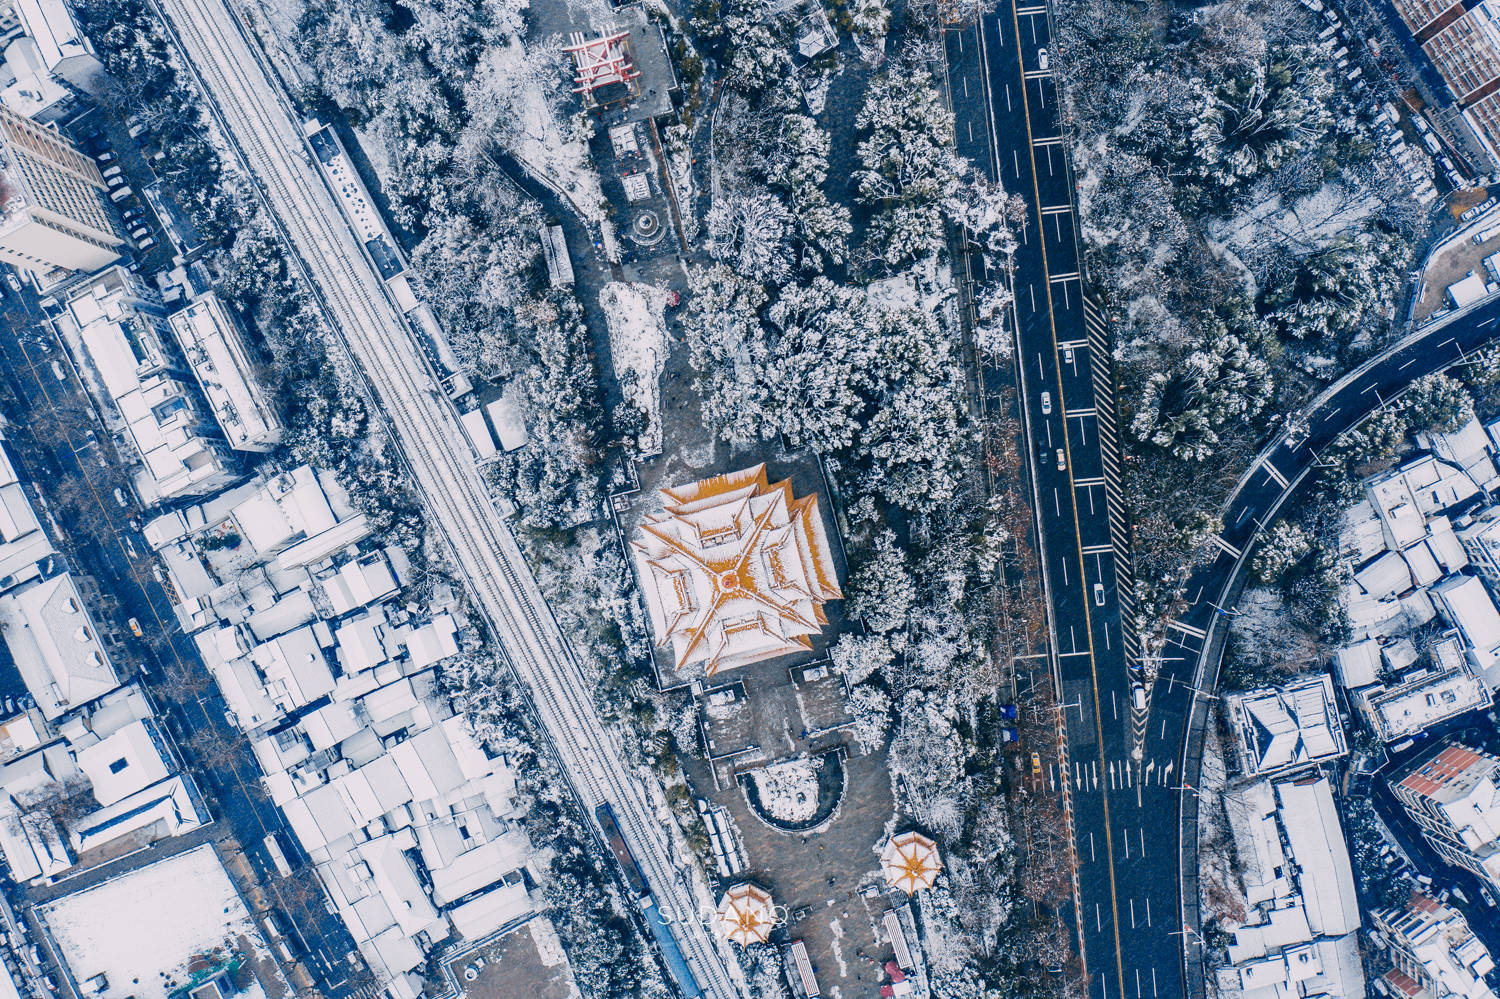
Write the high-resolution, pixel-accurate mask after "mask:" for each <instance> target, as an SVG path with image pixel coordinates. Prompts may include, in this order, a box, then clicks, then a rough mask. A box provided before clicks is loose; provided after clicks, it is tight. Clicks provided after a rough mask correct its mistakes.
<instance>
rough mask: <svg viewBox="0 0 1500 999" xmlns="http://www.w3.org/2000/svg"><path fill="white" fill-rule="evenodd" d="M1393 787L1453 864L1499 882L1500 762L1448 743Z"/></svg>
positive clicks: (1402, 773)
mask: <svg viewBox="0 0 1500 999" xmlns="http://www.w3.org/2000/svg"><path fill="white" fill-rule="evenodd" d="M1390 786H1391V792H1392V793H1393V794H1395V796H1396V799H1397V800H1398V801H1400V802H1401V804H1402V806H1403V807H1404V808H1405V809H1406V811H1407V814H1409V815H1410V816H1411V817H1412V819H1413V821H1415V822H1416V823H1417V824H1418V825H1419V826H1421V827H1422V834H1423V836H1424V837H1425V838H1426V839H1427V841H1428V842H1429V843H1430V844H1431V845H1432V848H1433V849H1434V850H1436V851H1437V852H1438V853H1439V854H1440V855H1441V856H1442V857H1443V858H1444V859H1445V860H1447V861H1448V863H1450V864H1453V865H1454V866H1455V867H1462V868H1464V869H1465V870H1468V871H1472V872H1473V873H1474V874H1475V875H1476V876H1478V877H1481V878H1485V879H1487V880H1489V881H1490V882H1491V883H1494V884H1500V844H1497V840H1500V758H1496V757H1494V756H1491V755H1490V754H1488V753H1485V752H1482V751H1480V750H1477V749H1470V748H1469V747H1468V746H1465V745H1463V744H1461V743H1458V742H1449V743H1447V744H1445V745H1443V746H1442V747H1441V748H1440V749H1439V750H1438V752H1437V753H1436V754H1435V755H1433V756H1431V757H1428V758H1426V759H1424V760H1420V761H1418V762H1416V763H1414V764H1412V765H1411V766H1409V767H1407V768H1406V769H1405V770H1404V771H1400V772H1397V773H1396V774H1393V775H1392V777H1391V778H1390Z"/></svg>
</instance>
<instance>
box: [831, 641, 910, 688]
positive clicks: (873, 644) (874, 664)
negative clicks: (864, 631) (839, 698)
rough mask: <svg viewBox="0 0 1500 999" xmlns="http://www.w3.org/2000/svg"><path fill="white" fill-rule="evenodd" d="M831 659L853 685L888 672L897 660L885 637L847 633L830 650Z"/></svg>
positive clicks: (889, 642)
mask: <svg viewBox="0 0 1500 999" xmlns="http://www.w3.org/2000/svg"><path fill="white" fill-rule="evenodd" d="M828 658H829V659H830V660H831V661H832V662H833V666H834V668H835V669H837V670H838V671H839V672H840V673H843V674H844V679H845V680H846V681H847V682H848V683H849V685H850V686H854V685H856V684H861V683H863V682H864V681H865V680H866V679H868V678H869V677H871V676H873V675H874V674H876V673H884V672H885V669H886V667H888V666H889V665H890V664H891V663H892V661H894V660H895V658H896V651H895V649H893V648H892V647H891V640H890V639H889V638H887V637H886V636H885V635H880V634H876V635H860V634H856V633H855V632H849V631H846V632H845V633H844V634H842V635H840V636H839V640H838V641H837V642H834V643H833V647H832V648H830V649H829V650H828Z"/></svg>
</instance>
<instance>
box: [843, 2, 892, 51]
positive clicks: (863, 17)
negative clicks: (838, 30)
mask: <svg viewBox="0 0 1500 999" xmlns="http://www.w3.org/2000/svg"><path fill="white" fill-rule="evenodd" d="M849 20H850V23H851V24H852V25H853V27H854V39H855V41H856V42H858V43H859V47H860V51H862V52H863V53H864V54H865V58H866V59H868V60H870V61H871V62H876V63H878V62H879V61H880V59H881V58H882V57H883V56H884V54H885V34H886V32H887V31H889V30H890V27H891V8H890V5H889V4H888V3H887V2H886V0H854V3H853V4H852V5H851V6H850V8H849Z"/></svg>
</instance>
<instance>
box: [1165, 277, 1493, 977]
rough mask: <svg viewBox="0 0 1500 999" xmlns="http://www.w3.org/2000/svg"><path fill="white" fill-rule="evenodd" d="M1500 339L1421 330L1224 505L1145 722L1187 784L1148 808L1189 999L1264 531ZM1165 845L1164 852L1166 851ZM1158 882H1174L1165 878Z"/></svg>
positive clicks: (1177, 784)
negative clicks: (1210, 780) (1206, 774)
mask: <svg viewBox="0 0 1500 999" xmlns="http://www.w3.org/2000/svg"><path fill="white" fill-rule="evenodd" d="M1497 335H1500V299H1490V300H1488V301H1486V302H1482V303H1480V304H1478V305H1475V306H1471V307H1470V308H1468V309H1465V310H1463V311H1461V312H1457V313H1455V314H1453V315H1452V316H1449V317H1445V318H1444V319H1443V320H1442V321H1441V322H1438V323H1433V324H1430V325H1428V326H1426V327H1423V328H1422V329H1419V330H1417V331H1416V332H1415V333H1412V334H1410V335H1408V336H1407V337H1405V338H1404V339H1402V340H1401V341H1400V342H1398V343H1397V344H1395V345H1393V346H1392V347H1391V349H1390V350H1388V351H1386V352H1385V353H1383V354H1381V355H1379V356H1378V357H1376V358H1374V359H1372V360H1371V361H1369V362H1367V363H1365V364H1364V365H1362V366H1361V367H1359V368H1358V369H1356V370H1355V371H1353V372H1351V373H1350V374H1349V375H1347V376H1345V377H1344V378H1342V379H1340V380H1339V381H1338V382H1336V383H1334V384H1333V385H1332V386H1330V387H1329V388H1328V389H1327V390H1325V391H1324V392H1323V393H1322V394H1321V395H1319V396H1318V397H1317V398H1316V399H1314V400H1313V401H1312V402H1311V403H1310V404H1309V405H1308V406H1307V407H1306V408H1305V409H1304V410H1303V413H1302V418H1303V422H1304V428H1305V430H1306V436H1305V438H1304V439H1303V440H1301V441H1300V442H1298V441H1295V440H1293V441H1288V440H1287V439H1286V437H1285V436H1284V435H1283V436H1281V437H1279V438H1278V439H1277V440H1275V441H1273V442H1272V443H1271V444H1270V446H1268V447H1267V448H1266V450H1264V451H1262V452H1261V453H1260V455H1259V456H1258V457H1257V459H1256V461H1255V463H1254V464H1253V465H1252V466H1251V467H1250V470H1249V471H1248V472H1246V473H1245V475H1244V476H1243V477H1242V478H1241V479H1240V481H1239V483H1238V484H1237V485H1236V487H1235V490H1234V492H1233V493H1231V495H1230V497H1229V499H1228V501H1227V502H1226V503H1225V505H1224V510H1223V521H1224V529H1223V532H1222V533H1221V534H1220V535H1219V536H1218V537H1217V538H1215V543H1216V545H1217V546H1218V548H1219V554H1218V557H1217V558H1215V559H1214V561H1213V562H1211V563H1209V564H1207V565H1205V566H1202V567H1201V568H1199V570H1198V571H1197V572H1195V573H1194V574H1193V576H1192V577H1191V579H1189V581H1188V585H1187V589H1186V604H1185V605H1184V606H1183V607H1182V608H1180V610H1179V613H1178V616H1177V618H1176V619H1174V620H1173V621H1172V622H1171V624H1170V627H1169V631H1168V644H1167V647H1166V649H1165V651H1164V653H1163V657H1164V661H1163V663H1162V669H1161V674H1160V677H1159V678H1158V680H1157V683H1156V684H1155V689H1154V691H1153V693H1152V696H1151V706H1150V712H1149V715H1148V717H1147V721H1146V731H1145V743H1144V754H1145V755H1144V760H1145V764H1146V766H1148V767H1150V766H1153V765H1154V766H1155V767H1156V768H1157V769H1158V770H1159V769H1161V768H1164V767H1165V768H1168V769H1169V772H1175V773H1177V774H1179V775H1180V778H1179V779H1178V780H1176V781H1171V782H1168V783H1167V784H1166V785H1165V786H1162V785H1158V786H1148V787H1147V788H1146V796H1147V799H1148V804H1149V806H1150V807H1153V808H1154V810H1155V811H1156V813H1157V814H1159V815H1163V816H1165V815H1167V814H1169V813H1170V812H1171V811H1173V810H1177V811H1178V814H1179V816H1180V822H1179V825H1178V828H1177V829H1176V830H1175V832H1168V830H1167V829H1166V823H1163V827H1162V836H1163V837H1164V838H1165V837H1167V836H1173V837H1175V838H1176V840H1177V843H1176V844H1175V845H1176V849H1161V850H1158V851H1157V853H1156V855H1157V856H1158V857H1161V858H1162V866H1163V868H1164V867H1165V864H1166V862H1167V861H1166V858H1167V857H1168V856H1171V857H1173V858H1176V861H1177V863H1178V868H1179V869H1178V872H1177V878H1176V880H1177V882H1178V885H1179V890H1180V895H1179V898H1180V900H1181V902H1180V904H1181V921H1182V923H1183V925H1184V927H1185V929H1181V928H1179V929H1177V932H1176V935H1177V936H1179V937H1181V938H1182V944H1181V947H1182V952H1183V961H1184V971H1185V976H1186V982H1187V986H1188V988H1187V994H1188V995H1189V996H1201V995H1203V994H1204V970H1203V949H1202V938H1201V937H1199V936H1198V935H1197V933H1198V931H1199V930H1200V929H1201V926H1200V925H1199V913H1198V905H1197V897H1198V888H1197V885H1198V881H1197V850H1196V845H1197V829H1198V802H1197V797H1196V795H1195V794H1194V793H1192V792H1191V791H1190V790H1184V785H1185V786H1186V788H1191V787H1193V786H1194V785H1196V783H1197V780H1198V771H1199V767H1200V764H1201V762H1202V752H1203V733H1204V727H1205V725H1206V723H1207V720H1208V702H1209V700H1210V696H1211V694H1208V693H1205V691H1207V692H1211V691H1212V689H1213V687H1214V685H1215V684H1216V683H1217V680H1218V672H1219V661H1220V659H1221V658H1222V656H1223V651H1224V639H1225V637H1226V634H1227V632H1228V628H1227V627H1226V625H1227V624H1228V622H1229V620H1230V619H1231V614H1232V612H1233V608H1232V607H1231V606H1230V605H1229V601H1230V600H1232V599H1233V598H1234V597H1235V596H1236V595H1237V594H1238V590H1239V587H1241V586H1242V585H1243V582H1244V568H1245V565H1246V564H1247V562H1248V556H1249V554H1250V550H1251V548H1252V546H1253V545H1254V543H1255V542H1256V540H1257V538H1258V535H1259V533H1260V531H1261V528H1262V527H1263V526H1266V525H1269V524H1270V523H1271V522H1272V521H1273V520H1274V519H1275V517H1276V515H1277V513H1278V511H1279V510H1280V508H1281V506H1282V504H1283V503H1285V502H1286V500H1287V499H1288V498H1289V497H1290V496H1291V495H1292V493H1293V492H1295V491H1296V489H1297V488H1298V486H1299V485H1301V484H1302V481H1303V480H1304V479H1305V478H1306V477H1307V475H1308V473H1309V472H1311V471H1313V470H1314V469H1315V468H1316V467H1317V464H1318V452H1319V451H1320V450H1322V449H1323V448H1325V447H1327V446H1328V445H1329V444H1331V443H1332V442H1333V440H1334V439H1335V438H1337V437H1338V436H1339V435H1340V434H1342V433H1343V432H1344V431H1346V430H1349V429H1351V428H1353V427H1355V426H1357V425H1358V424H1359V423H1360V422H1362V421H1363V420H1364V419H1365V418H1366V417H1368V416H1370V415H1371V414H1372V413H1374V412H1375V411H1376V410H1378V409H1379V408H1380V407H1381V406H1382V405H1384V404H1385V403H1387V402H1390V401H1391V400H1392V399H1395V398H1396V397H1398V396H1399V395H1400V394H1401V393H1402V392H1404V391H1405V390H1406V388H1407V387H1408V386H1409V385H1410V384H1411V382H1412V381H1413V380H1414V379H1416V378H1420V377H1422V376H1423V375H1427V374H1431V373H1433V372H1436V371H1443V370H1445V369H1447V368H1449V367H1452V366H1453V365H1455V364H1458V363H1460V362H1461V361H1463V360H1464V357H1465V355H1466V353H1468V352H1471V351H1473V350H1475V349H1477V348H1479V347H1480V346H1482V345H1484V344H1485V343H1486V342H1488V341H1489V340H1491V339H1493V338H1495V337H1496V336H1497ZM1166 845H1167V844H1163V846H1164V847H1165V846H1166ZM1160 877H1161V878H1162V879H1163V880H1167V879H1168V878H1169V877H1170V875H1169V873H1168V872H1167V871H1166V870H1165V869H1163V870H1161V871H1160Z"/></svg>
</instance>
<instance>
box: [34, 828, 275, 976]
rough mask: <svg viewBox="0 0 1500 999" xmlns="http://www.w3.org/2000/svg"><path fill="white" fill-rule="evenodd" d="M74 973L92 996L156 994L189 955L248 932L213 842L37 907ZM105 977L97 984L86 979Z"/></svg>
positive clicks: (223, 947)
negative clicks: (103, 982) (40, 908)
mask: <svg viewBox="0 0 1500 999" xmlns="http://www.w3.org/2000/svg"><path fill="white" fill-rule="evenodd" d="M42 918H43V919H45V920H46V922H47V926H48V928H49V929H50V930H51V934H52V939H53V940H54V941H55V942H56V944H57V948H58V952H59V954H60V955H61V956H62V957H63V959H64V960H65V961H66V962H67V963H68V967H69V968H70V969H71V970H72V972H73V978H74V980H75V981H77V982H78V983H79V984H80V985H83V986H84V988H85V990H86V991H87V992H88V993H89V994H90V996H96V997H98V999H126V997H128V996H134V997H135V999H157V997H162V999H165V997H166V996H167V995H168V993H170V992H171V991H172V990H173V989H174V988H175V987H176V986H178V985H180V984H182V983H184V982H185V981H186V980H187V967H188V962H189V961H190V960H192V959H193V958H194V957H198V956H201V955H207V954H211V953H213V952H215V951H217V952H219V953H220V954H221V955H227V954H228V953H229V952H230V951H232V950H234V949H235V948H236V947H237V946H238V938H240V937H241V936H244V937H248V938H249V939H250V940H251V941H252V945H253V946H254V947H255V948H256V949H257V950H259V951H265V944H264V942H263V941H262V940H261V939H260V937H259V934H258V933H257V932H256V930H255V928H254V926H253V924H252V923H251V919H250V913H249V912H248V911H247V910H246V908H245V904H244V903H243V902H242V901H241V900H240V896H239V894H238V893H237V892H236V891H235V890H234V885H232V884H231V883H230V881H229V876H228V875H227V874H226V873H225V872H224V867H223V865H222V864H220V863H219V858H218V856H217V855H216V854H215V853H214V849H213V847H212V846H207V845H204V846H200V847H196V848H194V849H192V850H188V851H187V852H186V853H180V854H178V855H177V856H175V857H169V858H168V859H166V860H162V861H158V862H157V863H155V864H150V865H148V866H146V867H141V868H138V869H136V870H134V871H131V872H130V873H129V874H124V875H121V876H120V877H118V878H114V879H113V880H110V881H106V882H104V883H103V884H99V885H96V886H94V887H93V888H89V889H86V890H84V891H81V892H77V893H76V894H73V895H64V896H63V897H62V898H60V899H58V900H57V901H55V902H50V903H48V904H47V905H45V906H43V907H42ZM96 975H104V976H105V978H106V979H107V981H106V983H105V984H104V985H103V986H102V987H97V988H96V987H95V985H96V984H97V983H91V982H90V980H91V979H93V978H94V977H95V976H96Z"/></svg>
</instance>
